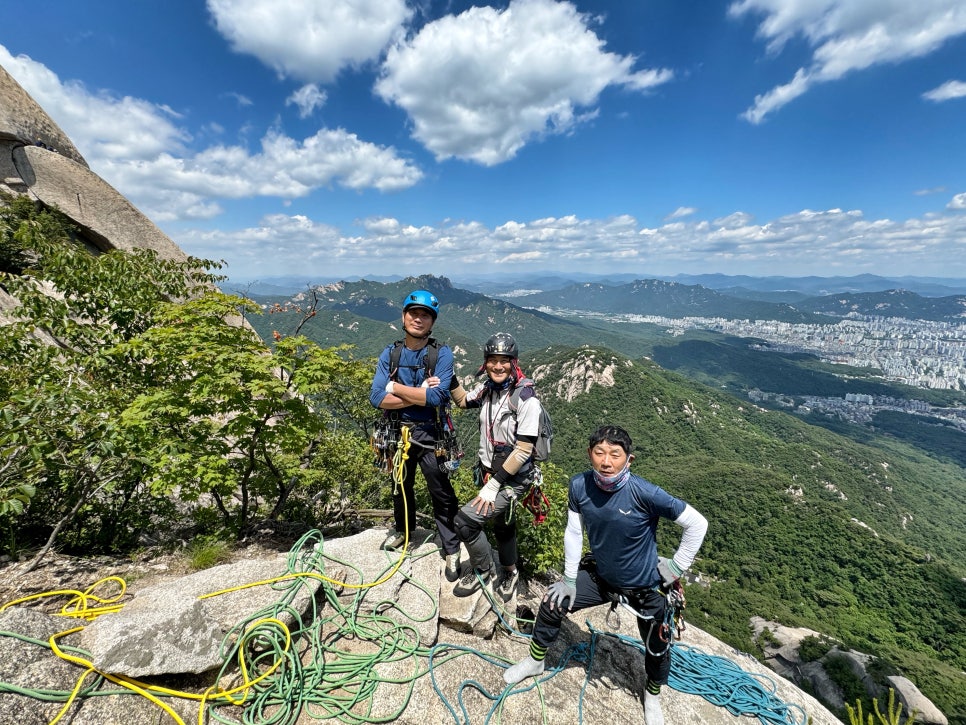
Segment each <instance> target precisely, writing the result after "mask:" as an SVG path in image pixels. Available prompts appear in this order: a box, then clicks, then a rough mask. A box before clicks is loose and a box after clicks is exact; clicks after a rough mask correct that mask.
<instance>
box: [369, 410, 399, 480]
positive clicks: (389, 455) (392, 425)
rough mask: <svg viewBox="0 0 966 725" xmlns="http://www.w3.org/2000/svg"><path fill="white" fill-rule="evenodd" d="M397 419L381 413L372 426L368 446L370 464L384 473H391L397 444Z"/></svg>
mask: <svg viewBox="0 0 966 725" xmlns="http://www.w3.org/2000/svg"><path fill="white" fill-rule="evenodd" d="M399 432H400V430H399V421H398V420H394V419H393V418H392V417H391V416H389V415H383V416H382V417H381V418H379V420H377V421H376V422H375V423H374V424H373V426H372V435H371V436H369V447H370V448H372V452H373V459H372V465H374V466H375V467H376V468H378V469H379V470H380V471H382V472H383V473H386V474H391V473H392V461H393V458H394V457H395V455H396V449H397V447H398V446H399Z"/></svg>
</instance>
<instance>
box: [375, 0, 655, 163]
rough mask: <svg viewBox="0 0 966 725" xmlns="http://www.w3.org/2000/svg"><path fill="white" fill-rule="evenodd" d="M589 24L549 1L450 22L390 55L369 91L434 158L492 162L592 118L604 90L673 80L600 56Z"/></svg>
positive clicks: (629, 60)
mask: <svg viewBox="0 0 966 725" xmlns="http://www.w3.org/2000/svg"><path fill="white" fill-rule="evenodd" d="M590 22H591V19H590V18H589V17H588V16H586V15H583V14H581V13H579V12H578V11H577V9H576V8H575V7H574V6H573V5H572V4H571V3H569V2H554V1H553V0H511V2H510V4H509V5H508V6H507V7H506V9H504V10H498V9H496V8H492V7H473V8H470V9H469V10H466V11H465V12H463V13H461V14H459V15H448V16H445V17H442V18H440V19H438V20H435V21H433V22H431V23H428V24H427V25H425V26H424V27H423V28H422V29H421V30H420V31H419V32H418V33H417V34H416V35H415V36H413V37H410V38H408V39H406V40H405V41H400V42H399V43H397V44H396V45H394V46H392V47H391V48H390V50H389V52H388V55H387V58H386V62H385V64H384V66H383V69H382V74H381V77H380V79H379V80H378V82H377V83H376V92H377V93H378V94H379V95H380V96H381V97H382V98H383V99H384V100H386V101H387V102H390V103H394V104H396V105H398V106H400V107H401V108H403V109H404V110H405V111H406V112H407V113H408V114H409V116H410V118H411V120H412V124H413V136H414V138H416V139H417V140H418V141H420V142H421V143H422V144H423V145H424V146H425V147H426V148H427V149H429V150H430V151H431V152H432V153H433V154H435V156H436V158H437V160H443V159H448V158H453V157H455V158H459V159H465V160H471V161H475V162H477V163H480V164H483V165H486V166H491V165H495V164H499V163H502V162H504V161H507V160H508V159H511V158H513V157H514V156H515V155H516V153H517V152H518V151H519V150H520V148H521V147H523V145H524V144H526V143H527V142H529V141H531V140H533V139H535V138H539V137H541V136H543V135H546V134H565V133H569V132H571V131H572V130H573V129H574V128H575V127H576V126H577V125H578V124H580V123H581V122H582V121H585V120H587V119H588V118H592V117H593V116H595V115H596V113H597V111H596V109H595V105H596V103H597V100H598V97H599V95H600V93H601V92H602V91H603V90H604V89H605V88H608V87H609V86H615V85H616V86H625V87H627V88H629V89H632V90H635V91H640V90H646V89H649V88H653V87H655V86H657V85H660V84H661V83H665V82H667V81H668V80H670V79H671V77H672V75H673V74H672V73H671V71H669V70H663V69H654V70H640V71H634V70H633V66H634V63H635V58H634V57H632V56H620V55H617V54H614V53H608V52H606V51H605V50H604V42H603V41H602V40H601V39H600V38H598V37H597V35H596V34H595V33H594V32H593V31H592V30H590V29H589V24H590Z"/></svg>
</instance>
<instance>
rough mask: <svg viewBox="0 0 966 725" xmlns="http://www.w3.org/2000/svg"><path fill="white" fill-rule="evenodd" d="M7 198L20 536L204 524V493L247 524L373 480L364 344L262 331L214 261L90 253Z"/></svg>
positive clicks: (8, 358) (343, 501)
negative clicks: (20, 257) (350, 347)
mask: <svg viewBox="0 0 966 725" xmlns="http://www.w3.org/2000/svg"><path fill="white" fill-rule="evenodd" d="M16 211H17V213H18V214H19V215H20V216H17V215H13V214H8V215H7V216H5V217H3V219H4V223H5V225H6V226H5V227H4V228H5V229H6V230H7V231H8V232H9V230H10V229H11V228H13V227H14V226H15V227H16V229H15V232H13V233H14V234H15V235H16V238H17V239H18V240H19V241H21V242H22V243H23V245H24V248H25V249H26V250H28V257H29V258H30V259H31V264H30V266H28V267H26V268H25V269H24V270H23V274H21V275H13V274H4V275H3V277H2V283H3V286H4V287H5V288H6V289H7V290H8V291H10V292H11V294H13V295H14V296H15V297H16V298H17V300H18V301H19V302H20V305H19V306H18V307H17V308H16V309H15V310H14V311H13V315H14V318H15V319H14V321H13V322H12V323H11V324H9V325H6V326H5V328H4V333H5V334H4V336H3V337H2V339H0V360H2V362H3V366H4V370H5V375H4V376H3V379H2V381H0V392H2V393H3V394H4V397H3V401H4V402H3V404H2V407H0V418H2V420H3V421H4V425H3V427H2V429H0V453H2V454H4V458H3V460H4V461H5V463H4V465H3V467H2V468H0V506H2V510H3V511H4V512H6V514H5V515H7V516H16V517H17V531H19V532H21V535H22V536H25V535H27V533H26V532H29V531H32V532H35V534H34V535H36V534H37V533H39V534H40V535H41V536H47V535H48V534H51V533H52V534H54V535H56V536H57V537H58V540H59V541H60V542H61V545H63V546H67V547H69V548H71V549H74V550H79V549H87V550H90V549H94V550H110V549H124V548H126V547H129V546H132V545H134V544H135V543H136V542H137V540H138V537H139V536H140V535H141V533H142V532H146V531H158V530H161V531H166V532H168V533H169V534H170V535H174V534H175V533H176V531H177V529H178V528H179V527H184V526H187V525H189V524H190V520H189V519H187V518H186V517H185V516H184V514H185V513H192V512H194V516H193V519H194V521H195V522H205V525H206V526H209V527H210V526H212V525H213V520H212V518H211V517H210V516H207V515H202V514H201V513H200V512H199V509H206V508H207V509H213V510H214V511H216V512H217V514H218V517H217V526H218V527H220V528H224V529H226V530H228V531H232V532H235V533H236V534H238V535H242V534H244V533H245V532H246V531H248V530H249V529H250V527H251V526H252V525H253V524H254V523H256V522H258V521H260V520H264V519H268V520H278V519H280V518H282V517H283V516H286V515H292V514H297V516H298V517H299V520H300V521H301V522H302V523H304V524H306V525H315V524H317V523H318V521H317V517H318V516H326V515H333V512H334V511H337V510H339V509H341V508H343V507H344V506H345V505H348V503H349V502H351V501H352V500H356V501H358V500H359V498H360V497H359V494H358V492H359V491H360V490H362V491H373V490H375V488H376V487H375V480H376V476H375V475H374V472H373V470H372V467H371V466H370V465H369V461H368V460H367V459H368V457H369V456H368V454H367V449H366V445H365V440H366V439H365V425H366V423H365V421H366V420H367V419H368V417H369V416H370V414H371V411H370V410H369V408H368V405H367V402H366V400H367V395H366V393H367V390H368V384H369V376H370V371H371V364H370V362H369V361H354V360H351V359H349V358H348V355H347V351H346V350H344V349H342V350H336V349H322V348H320V347H319V346H318V345H317V344H315V343H313V342H311V341H309V340H307V339H306V338H304V337H302V336H300V335H297V334H295V335H292V336H290V337H280V339H279V340H278V341H277V343H276V345H275V347H274V350H272V349H269V348H267V347H266V346H265V344H264V343H263V342H262V341H261V340H260V339H258V337H257V336H255V335H254V334H252V332H251V330H250V328H248V327H247V326H245V325H244V324H242V323H241V317H240V316H239V313H240V312H242V313H244V314H246V315H252V314H255V313H256V311H257V310H256V307H255V306H254V305H253V304H252V303H251V302H249V301H246V300H244V299H242V298H240V297H235V296H231V295H225V294H222V293H220V292H218V291H217V290H216V289H215V287H214V286H213V284H214V283H215V282H217V281H218V278H217V277H215V276H214V275H212V274H209V273H208V271H207V270H209V269H212V268H215V267H217V265H215V264H214V263H211V262H206V261H200V260H194V259H188V260H184V261H171V260H163V259H159V258H158V257H157V256H156V255H155V254H154V253H153V252H149V251H145V250H139V251H135V252H133V253H126V252H120V251H112V252H110V253H107V254H102V255H93V254H90V253H89V252H88V251H87V250H86V249H85V248H83V247H82V246H81V245H79V244H75V243H74V242H73V241H72V231H71V230H70V227H69V225H68V224H67V222H66V221H65V220H64V219H63V218H61V217H59V215H57V214H55V213H54V212H47V211H44V212H40V211H38V210H36V209H34V208H33V207H32V206H30V207H27V206H24V205H20V206H18V207H17V208H16ZM0 236H2V235H0ZM333 493H335V494H337V496H338V500H337V501H336V502H335V504H333V503H332V501H331V496H332V495H333ZM8 545H10V546H13V545H16V541H12V542H10V543H9V544H8Z"/></svg>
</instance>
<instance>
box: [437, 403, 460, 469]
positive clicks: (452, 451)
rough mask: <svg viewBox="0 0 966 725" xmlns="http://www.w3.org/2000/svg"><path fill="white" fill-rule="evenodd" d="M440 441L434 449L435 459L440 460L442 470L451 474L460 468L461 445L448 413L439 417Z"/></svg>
mask: <svg viewBox="0 0 966 725" xmlns="http://www.w3.org/2000/svg"><path fill="white" fill-rule="evenodd" d="M440 422H441V425H440V426H439V427H440V430H441V431H442V439H441V440H440V442H439V444H437V447H436V457H437V458H439V459H441V460H442V463H441V464H440V465H441V467H442V469H443V470H444V471H446V473H448V474H453V473H455V472H456V470H457V469H458V468H459V467H460V463H461V462H462V461H463V455H464V454H463V445H462V444H461V443H460V439H459V436H458V435H456V426H455V425H453V419H452V418H451V417H450V415H449V412H448V411H444V412H443V413H442V414H441V415H440Z"/></svg>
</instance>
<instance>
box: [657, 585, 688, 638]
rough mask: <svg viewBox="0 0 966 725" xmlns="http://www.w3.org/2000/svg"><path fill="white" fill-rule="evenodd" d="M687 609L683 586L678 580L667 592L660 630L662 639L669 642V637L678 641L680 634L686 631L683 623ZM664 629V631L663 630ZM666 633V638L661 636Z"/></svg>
mask: <svg viewBox="0 0 966 725" xmlns="http://www.w3.org/2000/svg"><path fill="white" fill-rule="evenodd" d="M685 607H687V600H685V598H684V584H682V583H681V580H680V579H678V580H677V581H676V582H674V585H673V586H672V587H671V588H670V589H669V590H668V591H667V607H666V608H665V610H664V627H662V629H661V634H662V639H664V641H665V642H670V641H671V637H673V638H674V639H677V640H680V639H681V633H682V632H684V631H685V630H686V629H687V625H685V623H684V609H685ZM665 628H666V630H665ZM665 631H666V632H667V635H668V636H667V638H664V637H663V635H664V633H665Z"/></svg>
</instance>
